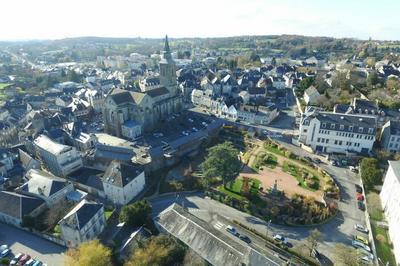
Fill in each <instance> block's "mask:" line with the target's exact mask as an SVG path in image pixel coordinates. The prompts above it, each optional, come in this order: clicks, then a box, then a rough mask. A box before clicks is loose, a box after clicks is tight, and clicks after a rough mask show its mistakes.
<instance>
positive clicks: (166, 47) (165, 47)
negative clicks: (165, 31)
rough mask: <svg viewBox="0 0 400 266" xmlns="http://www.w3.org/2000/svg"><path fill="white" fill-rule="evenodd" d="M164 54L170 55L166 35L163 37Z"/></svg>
mask: <svg viewBox="0 0 400 266" xmlns="http://www.w3.org/2000/svg"><path fill="white" fill-rule="evenodd" d="M164 52H167V53H170V50H169V43H168V35H165V44H164Z"/></svg>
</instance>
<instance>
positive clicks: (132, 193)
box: [102, 161, 146, 205]
mask: <svg viewBox="0 0 400 266" xmlns="http://www.w3.org/2000/svg"><path fill="white" fill-rule="evenodd" d="M102 179H103V187H104V194H105V196H106V198H107V199H108V200H110V201H112V202H113V203H114V204H117V205H125V204H128V203H129V202H130V201H131V200H132V199H134V198H135V197H136V196H137V195H138V194H139V193H140V192H141V191H142V190H143V189H144V186H145V184H146V181H145V174H144V170H143V169H142V168H141V167H138V166H134V165H131V164H125V163H120V162H117V161H113V162H111V164H110V165H109V166H108V168H107V170H106V172H105V173H104V175H103V178H102Z"/></svg>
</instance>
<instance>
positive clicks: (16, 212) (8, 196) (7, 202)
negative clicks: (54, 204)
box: [0, 191, 46, 227]
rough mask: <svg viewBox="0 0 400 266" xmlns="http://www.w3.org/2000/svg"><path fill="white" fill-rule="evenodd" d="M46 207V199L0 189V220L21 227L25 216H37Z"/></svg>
mask: <svg viewBox="0 0 400 266" xmlns="http://www.w3.org/2000/svg"><path fill="white" fill-rule="evenodd" d="M45 208H46V204H45V202H44V200H42V199H40V198H37V197H32V196H27V195H22V194H18V193H15V192H9V191H0V221H1V222H3V223H6V224H11V225H14V226H17V227H20V226H21V224H22V221H23V219H24V217H25V216H31V217H37V216H38V215H39V214H40V213H42V212H43V211H44V210H45Z"/></svg>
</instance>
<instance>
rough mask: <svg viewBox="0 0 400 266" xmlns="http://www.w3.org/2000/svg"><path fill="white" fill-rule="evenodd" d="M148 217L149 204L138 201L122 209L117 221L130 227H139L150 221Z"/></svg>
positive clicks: (145, 201)
mask: <svg viewBox="0 0 400 266" xmlns="http://www.w3.org/2000/svg"><path fill="white" fill-rule="evenodd" d="M150 215H151V206H150V203H149V202H148V201H147V200H140V201H136V202H135V203H133V204H129V205H125V206H124V207H122V210H121V213H120V215H119V220H120V222H124V223H126V224H128V225H130V226H134V227H139V226H142V225H144V224H148V223H149V222H150V221H151V216H150Z"/></svg>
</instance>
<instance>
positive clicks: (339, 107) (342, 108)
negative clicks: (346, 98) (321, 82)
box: [334, 103, 351, 114]
mask: <svg viewBox="0 0 400 266" xmlns="http://www.w3.org/2000/svg"><path fill="white" fill-rule="evenodd" d="M349 109H350V110H351V106H350V105H348V104H340V103H338V104H336V105H335V107H334V111H335V113H340V114H345V113H347V112H348V111H349Z"/></svg>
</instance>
